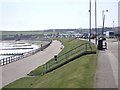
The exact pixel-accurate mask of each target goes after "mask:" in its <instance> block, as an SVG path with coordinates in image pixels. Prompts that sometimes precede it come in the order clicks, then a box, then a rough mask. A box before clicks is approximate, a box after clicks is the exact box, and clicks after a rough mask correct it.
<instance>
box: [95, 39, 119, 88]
mask: <svg viewBox="0 0 120 90" xmlns="http://www.w3.org/2000/svg"><path fill="white" fill-rule="evenodd" d="M112 41H113V39H108V40H106V42H107V44H108V46H107V49H106V50H101V51H99V54H98V62H97V64H98V65H97V71H96V82H95V87H96V88H118V57H117V54H118V48H117V47H118V42H117V41H116V42H112ZM113 50H114V51H113ZM113 52H114V53H113Z"/></svg>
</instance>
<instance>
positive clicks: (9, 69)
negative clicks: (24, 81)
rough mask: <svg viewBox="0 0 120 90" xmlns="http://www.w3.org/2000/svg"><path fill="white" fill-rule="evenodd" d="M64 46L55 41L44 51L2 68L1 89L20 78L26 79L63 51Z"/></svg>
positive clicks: (0, 69)
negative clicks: (29, 74) (33, 71)
mask: <svg viewBox="0 0 120 90" xmlns="http://www.w3.org/2000/svg"><path fill="white" fill-rule="evenodd" d="M61 47H62V44H61V43H60V42H59V41H57V40H55V41H53V42H52V44H51V45H50V46H49V47H48V48H46V49H45V50H44V51H40V52H38V53H36V54H35V55H32V56H29V57H27V58H24V59H21V60H19V61H16V62H13V63H10V64H7V65H5V66H2V67H0V81H1V82H0V87H3V86H5V85H7V84H9V83H11V82H13V81H15V80H17V79H19V78H22V77H25V76H26V75H27V74H28V73H29V72H30V71H32V70H34V69H35V68H37V67H38V66H40V65H42V64H44V63H46V62H47V61H48V60H50V59H51V58H53V57H54V55H55V54H58V53H59V52H60V51H61V49H60V48H61Z"/></svg>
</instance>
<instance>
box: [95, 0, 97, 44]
mask: <svg viewBox="0 0 120 90" xmlns="http://www.w3.org/2000/svg"><path fill="white" fill-rule="evenodd" d="M95 32H96V38H95V43H96V44H97V3H96V0H95Z"/></svg>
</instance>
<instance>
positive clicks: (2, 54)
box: [0, 42, 39, 60]
mask: <svg viewBox="0 0 120 90" xmlns="http://www.w3.org/2000/svg"><path fill="white" fill-rule="evenodd" d="M38 48H39V46H37V45H35V44H29V43H22V42H21V43H15V42H11V43H8V42H2V43H1V42H0V60H1V59H3V58H7V57H10V56H11V54H13V55H14V54H19V53H27V52H29V51H32V50H34V49H38Z"/></svg>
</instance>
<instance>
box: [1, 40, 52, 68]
mask: <svg viewBox="0 0 120 90" xmlns="http://www.w3.org/2000/svg"><path fill="white" fill-rule="evenodd" d="M51 43H52V40H50V41H49V43H48V44H46V45H44V46H42V45H41V47H40V48H38V49H34V50H32V51H29V52H26V53H21V54H15V55H11V56H10V57H7V58H3V59H0V66H3V65H6V64H9V63H11V62H15V61H18V60H20V59H23V58H25V57H28V56H31V55H33V54H35V53H37V52H39V51H42V50H44V49H45V48H47V47H48V46H49V45H50V44H51Z"/></svg>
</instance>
